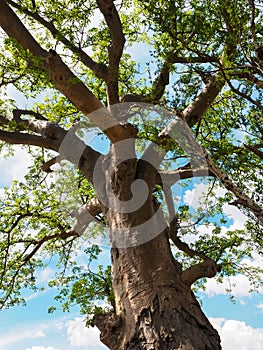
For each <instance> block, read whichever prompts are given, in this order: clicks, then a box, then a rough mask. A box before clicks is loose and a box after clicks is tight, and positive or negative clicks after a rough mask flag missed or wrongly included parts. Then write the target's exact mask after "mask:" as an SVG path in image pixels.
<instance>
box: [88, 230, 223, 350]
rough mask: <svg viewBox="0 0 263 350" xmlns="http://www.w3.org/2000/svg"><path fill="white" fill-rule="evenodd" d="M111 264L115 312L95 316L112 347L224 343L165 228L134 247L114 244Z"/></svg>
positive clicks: (189, 349) (192, 349)
mask: <svg viewBox="0 0 263 350" xmlns="http://www.w3.org/2000/svg"><path fill="white" fill-rule="evenodd" d="M112 266H113V276H114V282H113V288H114V293H115V300H116V310H115V313H111V314H107V315H97V316H96V317H95V318H94V325H96V326H97V327H98V328H99V329H100V331H101V341H102V342H103V343H104V344H105V345H106V346H108V347H109V349H111V350H120V349H121V350H122V349H123V350H124V349H125V350H135V349H136V350H142V349H143V350H157V349H160V350H166V349H167V350H171V349H173V350H175V349H176V350H177V349H178V350H179V349H180V350H197V349H200V350H210V349H211V350H219V349H221V345H220V338H219V335H218V333H217V331H216V330H215V329H214V328H213V327H212V325H211V324H210V322H209V321H208V319H207V318H206V316H205V315H204V313H203V312H202V310H201V308H200V305H199V303H198V301H197V300H196V298H195V296H194V294H193V292H192V291H191V287H190V286H189V284H188V283H187V282H186V281H184V280H183V279H182V270H181V266H180V264H179V263H178V262H176V261H175V259H174V258H173V256H172V254H171V250H170V244H169V241H168V238H167V235H166V234H165V232H162V233H161V234H160V235H158V236H157V237H156V238H154V239H152V240H151V241H149V242H146V243H145V244H142V245H139V246H136V247H129V248H112Z"/></svg>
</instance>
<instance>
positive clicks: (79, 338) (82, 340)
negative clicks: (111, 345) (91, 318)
mask: <svg viewBox="0 0 263 350" xmlns="http://www.w3.org/2000/svg"><path fill="white" fill-rule="evenodd" d="M67 333H68V336H69V341H70V344H71V345H72V346H74V347H86V348H88V349H89V350H93V349H94V350H95V349H98V350H99V349H107V348H106V346H104V345H103V344H102V343H101V342H100V338H99V335H100V332H99V330H98V329H97V328H87V327H86V326H85V321H84V319H83V318H80V317H76V318H75V319H74V320H72V321H68V322H67Z"/></svg>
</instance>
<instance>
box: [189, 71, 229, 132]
mask: <svg viewBox="0 0 263 350" xmlns="http://www.w3.org/2000/svg"><path fill="white" fill-rule="evenodd" d="M224 85H225V81H224V79H222V77H221V75H220V74H218V73H217V74H215V75H214V76H213V77H212V78H211V79H210V80H209V82H208V84H207V85H206V86H205V88H204V90H203V91H202V92H201V94H200V95H199V96H197V97H196V99H195V100H194V101H193V102H192V103H191V104H190V105H189V106H188V107H186V108H185V110H184V111H183V117H184V118H185V120H186V122H187V124H188V125H189V126H190V127H191V126H193V125H194V124H196V123H198V122H199V121H200V120H201V118H202V117H203V115H204V114H205V112H206V111H207V110H208V108H209V107H210V106H211V105H212V103H213V102H214V101H215V99H216V97H217V96H218V94H219V93H220V91H221V90H222V88H223V86H224Z"/></svg>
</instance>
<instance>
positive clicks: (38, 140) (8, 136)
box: [0, 130, 60, 151]
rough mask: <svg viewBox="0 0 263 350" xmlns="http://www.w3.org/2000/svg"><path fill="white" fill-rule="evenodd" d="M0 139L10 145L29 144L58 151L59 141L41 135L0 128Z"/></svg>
mask: <svg viewBox="0 0 263 350" xmlns="http://www.w3.org/2000/svg"><path fill="white" fill-rule="evenodd" d="M0 140H2V141H5V142H7V143H9V144H12V145H31V146H38V147H43V148H46V149H51V150H53V151H58V149H59V145H60V142H58V141H57V140H54V139H50V138H47V137H43V136H37V135H31V134H27V133H21V132H11V131H4V130H0Z"/></svg>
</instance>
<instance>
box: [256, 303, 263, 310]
mask: <svg viewBox="0 0 263 350" xmlns="http://www.w3.org/2000/svg"><path fill="white" fill-rule="evenodd" d="M256 307H257V308H258V309H259V310H260V311H262V312H263V303H260V304H257V305H256Z"/></svg>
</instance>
